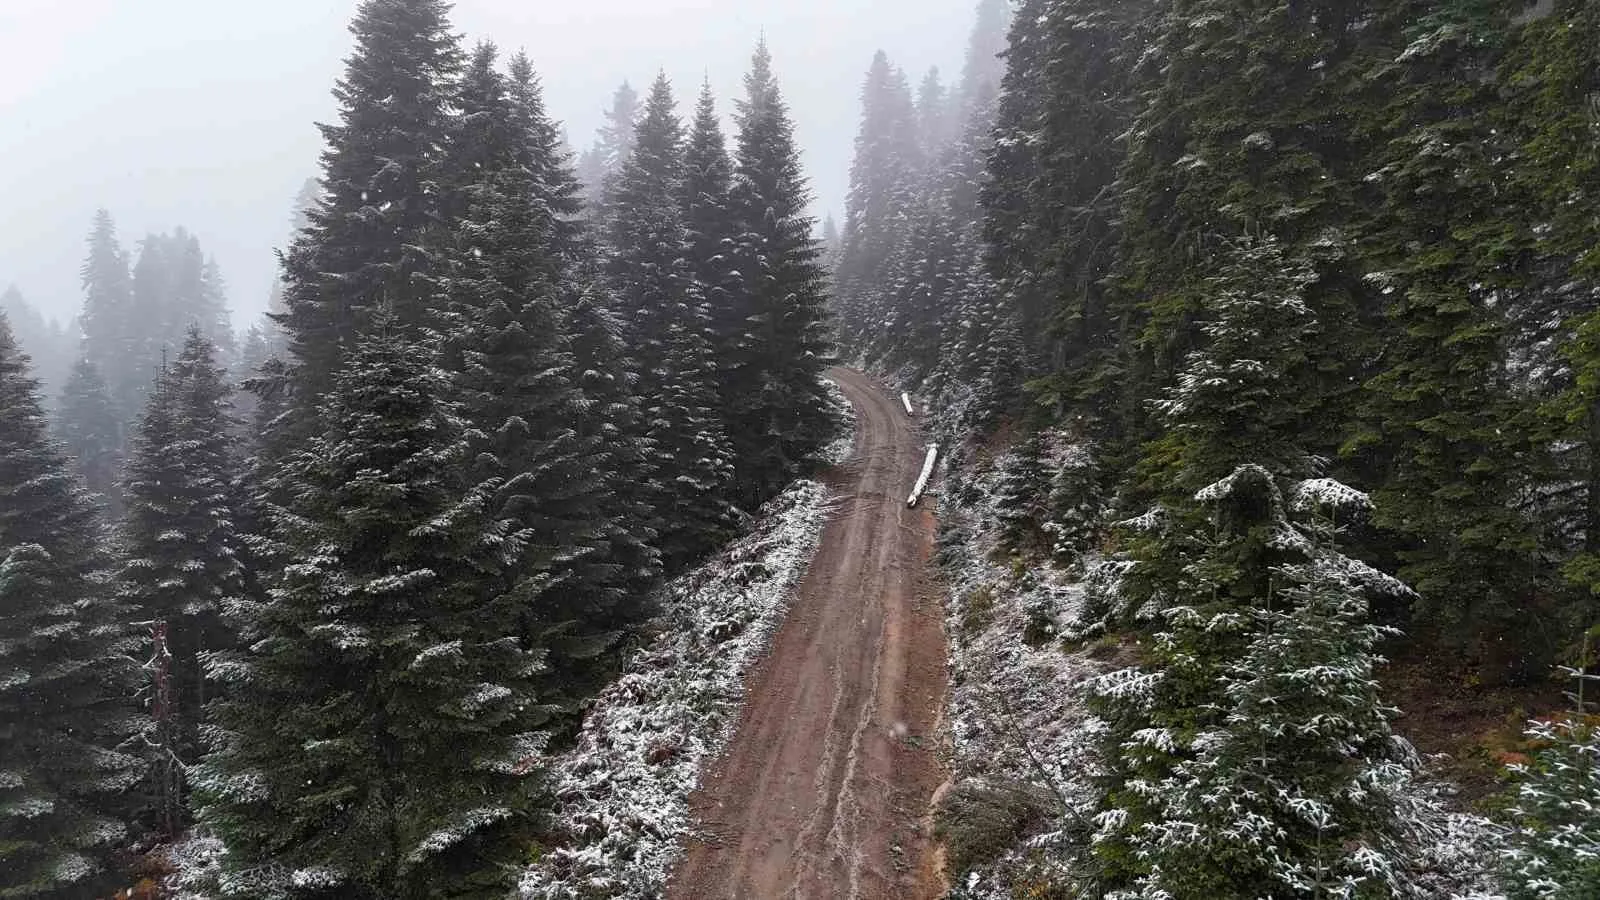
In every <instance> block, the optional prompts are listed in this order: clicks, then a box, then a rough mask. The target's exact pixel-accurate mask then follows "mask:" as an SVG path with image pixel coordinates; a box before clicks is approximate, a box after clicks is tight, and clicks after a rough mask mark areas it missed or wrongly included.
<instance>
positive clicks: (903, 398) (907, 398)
mask: <svg viewBox="0 0 1600 900" xmlns="http://www.w3.org/2000/svg"><path fill="white" fill-rule="evenodd" d="M900 402H901V403H904V404H905V405H906V415H908V416H915V415H916V414H917V411H916V409H915V408H913V407H912V406H911V394H909V393H902V394H901V395H900Z"/></svg>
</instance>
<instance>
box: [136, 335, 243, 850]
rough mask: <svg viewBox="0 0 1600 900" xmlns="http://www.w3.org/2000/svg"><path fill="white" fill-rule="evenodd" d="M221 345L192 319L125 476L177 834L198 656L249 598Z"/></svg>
mask: <svg viewBox="0 0 1600 900" xmlns="http://www.w3.org/2000/svg"><path fill="white" fill-rule="evenodd" d="M215 355H216V350H215V347H214V346H213V345H212V344H211V342H210V340H209V339H208V338H207V337H206V336H205V335H204V334H202V333H201V332H200V330H199V328H198V327H196V328H193V329H191V330H190V332H189V336H188V339H187V340H186V341H185V342H184V347H183V351H182V352H181V353H179V355H178V358H177V360H176V361H175V362H174V363H173V364H172V366H171V367H169V368H168V369H167V370H166V371H164V372H162V373H161V375H160V377H159V378H158V379H157V382H156V386H155V388H154V390H153V391H152V393H151V397H150V403H149V407H148V409H146V411H145V414H144V417H143V418H142V419H141V420H140V421H139V423H138V426H137V429H136V431H135V434H134V437H133V441H132V445H133V446H132V455H131V457H130V459H129V461H128V471H127V474H126V476H125V488H124V495H125V497H126V498H127V500H126V505H127V512H126V513H125V514H124V518H123V521H122V527H121V535H120V537H121V540H120V542H119V543H120V549H121V551H122V554H123V563H122V569H121V573H120V576H119V579H118V581H119V597H120V600H121V602H122V604H123V605H124V606H125V607H127V608H128V609H130V610H132V611H133V614H134V615H135V616H136V617H137V619H138V620H139V621H140V622H148V623H152V624H151V626H150V627H152V628H159V630H160V635H161V640H160V641H159V642H158V643H157V645H156V646H155V647H154V652H155V653H156V654H157V655H158V656H159V657H160V658H158V659H157V661H156V668H157V669H158V670H159V672H160V677H159V679H157V683H156V684H155V685H154V689H155V692H156V693H157V694H158V695H159V703H157V704H156V706H157V707H158V715H157V716H156V717H155V720H154V721H153V722H152V723H151V733H150V734H149V735H147V740H149V742H150V743H151V745H152V748H153V752H154V754H155V760H154V763H153V765H152V771H153V772H155V773H157V776H158V778H157V781H158V785H157V787H158V794H157V796H158V799H159V801H160V804H161V805H160V809H159V816H158V824H159V826H160V827H161V829H162V831H163V833H164V834H166V835H167V836H169V837H170V836H174V835H176V834H177V833H178V829H179V828H181V827H182V825H183V824H184V820H185V819H186V818H187V812H186V810H185V801H184V795H185V793H186V789H185V787H184V784H183V781H184V779H183V775H182V773H183V772H184V770H185V768H186V767H187V766H189V765H192V764H194V763H195V762H198V761H199V758H200V754H201V750H202V746H203V744H202V741H201V727H202V725H203V722H204V715H203V710H204V708H205V704H206V700H207V697H208V695H209V693H210V691H209V690H208V685H207V684H206V680H205V678H204V676H203V675H202V673H201V659H202V658H203V657H204V656H205V654H206V653H208V652H211V651H216V650H222V649H225V648H227V647H229V646H230V645H231V644H232V643H233V631H232V629H231V627H230V626H229V625H228V624H227V622H226V620H225V616H224V612H225V610H226V609H228V608H229V607H230V605H236V604H237V603H238V601H239V600H240V599H241V596H242V594H243V585H244V571H243V562H242V559H241V556H242V549H241V538H240V535H239V531H238V523H237V521H236V512H237V503H236V499H235V494H234V491H235V485H236V483H237V479H238V475H239V471H238V459H237V456H236V453H235V438H234V434H235V430H236V429H235V424H234V422H233V419H232V417H231V416H230V415H229V409H230V406H231V404H230V402H229V397H230V395H231V394H232V388H231V386H230V385H229V384H228V383H227V381H226V380H225V376H224V373H223V371H222V369H221V368H220V367H219V366H218V365H217V362H216V359H215Z"/></svg>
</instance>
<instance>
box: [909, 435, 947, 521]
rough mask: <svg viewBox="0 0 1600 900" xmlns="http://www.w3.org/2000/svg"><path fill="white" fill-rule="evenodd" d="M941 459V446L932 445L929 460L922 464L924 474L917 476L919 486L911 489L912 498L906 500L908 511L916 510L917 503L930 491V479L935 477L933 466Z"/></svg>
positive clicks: (929, 449) (929, 448) (929, 450)
mask: <svg viewBox="0 0 1600 900" xmlns="http://www.w3.org/2000/svg"><path fill="white" fill-rule="evenodd" d="M938 458H939V445H938V444H931V445H929V447H928V459H927V461H926V462H924V463H923V464H922V474H921V475H919V476H917V486H916V487H914V488H912V489H911V496H910V497H909V498H907V500H906V507H907V508H908V509H910V508H914V507H915V506H916V505H917V501H919V500H921V499H922V494H923V492H924V491H926V490H927V489H928V479H930V478H932V477H933V464H934V461H935V460H937V459H938Z"/></svg>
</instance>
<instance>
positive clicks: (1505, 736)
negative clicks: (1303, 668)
mask: <svg viewBox="0 0 1600 900" xmlns="http://www.w3.org/2000/svg"><path fill="white" fill-rule="evenodd" d="M1378 678H1379V681H1380V682H1381V683H1382V685H1383V692H1384V693H1383V699H1384V700H1385V701H1387V702H1389V703H1392V704H1394V705H1395V706H1398V707H1399V708H1400V709H1401V715H1400V718H1399V720H1398V721H1396V722H1395V729H1396V730H1397V731H1399V733H1400V734H1402V735H1404V736H1405V737H1406V738H1407V739H1408V740H1410V741H1411V742H1412V743H1413V744H1414V745H1416V748H1417V750H1418V751H1419V752H1421V753H1423V754H1424V755H1428V756H1432V755H1433V754H1439V753H1443V754H1446V756H1447V757H1448V758H1446V759H1444V760H1442V761H1441V762H1442V765H1440V767H1439V769H1438V772H1439V774H1440V775H1442V776H1444V777H1445V778H1448V779H1449V780H1450V781H1452V782H1454V783H1455V784H1456V785H1458V786H1459V787H1460V788H1461V798H1462V801H1463V802H1464V803H1465V804H1467V805H1469V806H1470V805H1471V804H1473V803H1475V802H1477V801H1479V800H1482V799H1484V798H1486V797H1490V796H1492V795H1494V794H1497V793H1500V792H1501V791H1504V790H1505V788H1506V784H1505V781H1504V776H1505V768H1506V764H1507V763H1512V762H1521V761H1525V759H1526V757H1525V756H1523V753H1524V752H1525V751H1527V750H1528V744H1527V741H1526V740H1525V739H1524V737H1523V734H1522V731H1523V729H1524V728H1525V727H1526V726H1527V724H1528V720H1529V719H1531V718H1535V717H1539V716H1546V715H1550V714H1554V713H1560V712H1561V711H1562V710H1564V709H1565V708H1566V707H1567V706H1568V705H1569V704H1567V703H1566V701H1565V700H1564V699H1563V698H1562V696H1561V686H1560V685H1559V684H1556V683H1554V682H1538V683H1535V684H1528V685H1515V686H1508V685H1494V686H1491V685H1483V684H1480V683H1478V682H1477V680H1476V679H1475V678H1474V677H1473V676H1472V673H1470V672H1468V671H1464V670H1463V669H1462V668H1461V666H1460V665H1459V664H1457V663H1456V662H1455V661H1453V660H1450V659H1442V658H1432V657H1429V656H1426V655H1423V654H1422V653H1419V652H1412V653H1406V654H1402V655H1401V656H1400V657H1399V658H1397V659H1396V660H1395V661H1393V662H1391V663H1389V664H1388V665H1386V666H1384V667H1383V668H1382V669H1381V670H1380V671H1379V673H1378Z"/></svg>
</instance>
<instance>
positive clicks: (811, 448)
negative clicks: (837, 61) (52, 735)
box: [719, 42, 833, 508]
mask: <svg viewBox="0 0 1600 900" xmlns="http://www.w3.org/2000/svg"><path fill="white" fill-rule="evenodd" d="M736 118H737V120H738V123H739V139H738V147H737V151H736V152H735V154H734V161H735V165H734V183H733V192H732V199H731V203H730V210H731V212H732V218H733V221H734V222H735V226H736V228H737V233H736V236H735V239H734V249H733V256H734V259H735V260H736V262H737V266H736V268H737V269H738V271H739V272H740V274H741V276H742V283H741V287H740V291H739V294H738V296H737V297H735V298H733V303H734V308H735V309H737V310H738V311H739V315H738V316H737V317H730V319H736V320H737V321H738V322H740V325H739V326H738V327H737V329H736V330H735V331H734V333H733V334H731V335H720V336H719V343H720V344H722V345H723V346H725V347H732V350H731V355H730V357H729V358H727V359H726V360H724V361H723V364H724V365H730V366H731V367H732V374H731V375H730V377H729V379H728V382H727V383H728V384H730V385H732V386H733V389H734V394H733V395H732V396H724V397H723V404H724V409H727V410H729V413H730V414H729V417H728V422H727V426H728V435H729V437H730V438H731V440H732V444H733V451H734V460H735V465H736V467H737V471H736V473H735V479H736V481H735V484H736V494H735V496H736V497H737V498H738V499H739V501H740V502H741V503H743V504H745V505H746V507H747V508H754V507H755V506H756V505H758V504H760V503H761V502H763V501H764V500H766V499H767V498H768V497H771V496H772V495H774V494H776V493H777V492H778V491H780V490H782V489H783V486H784V484H785V483H787V482H788V480H789V479H790V478H792V477H794V475H795V474H797V473H798V472H799V471H801V470H802V468H803V467H805V466H806V465H809V464H810V463H811V462H812V461H813V460H814V459H815V457H816V454H817V453H818V452H819V451H820V450H821V449H822V446H823V445H824V444H825V443H826V442H827V440H828V438H829V436H830V434H831V432H832V430H833V422H832V421H831V419H830V417H829V413H828V401H827V391H826V390H825V388H824V387H823V384H822V372H823V369H824V368H826V366H827V365H828V363H829V361H830V357H831V351H830V348H829V336H828V315H827V310H826V308H825V302H826V286H827V274H826V273H825V272H824V271H823V270H822V265H821V263H820V262H819V259H820V256H821V252H820V250H819V249H818V247H817V244H816V242H815V241H814V240H813V239H812V221H811V219H810V217H809V216H808V215H807V214H806V204H807V202H808V200H809V192H808V190H807V188H806V183H805V177H804V175H803V174H802V173H801V171H800V159H799V149H798V148H797V147H796V146H795V140H794V125H793V123H792V122H791V121H790V118H789V109H788V106H787V104H785V103H784V100H783V97H782V94H781V93H780V91H779V89H778V83H777V80H776V78H775V77H774V76H773V73H772V55H771V53H769V52H768V51H767V46H766V44H765V42H763V43H762V44H761V45H760V46H759V47H758V48H757V50H756V53H755V57H754V60H753V63H752V66H751V69H750V72H749V74H747V75H746V76H745V98H744V99H743V100H741V101H740V102H739V107H738V113H737V116H736Z"/></svg>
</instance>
